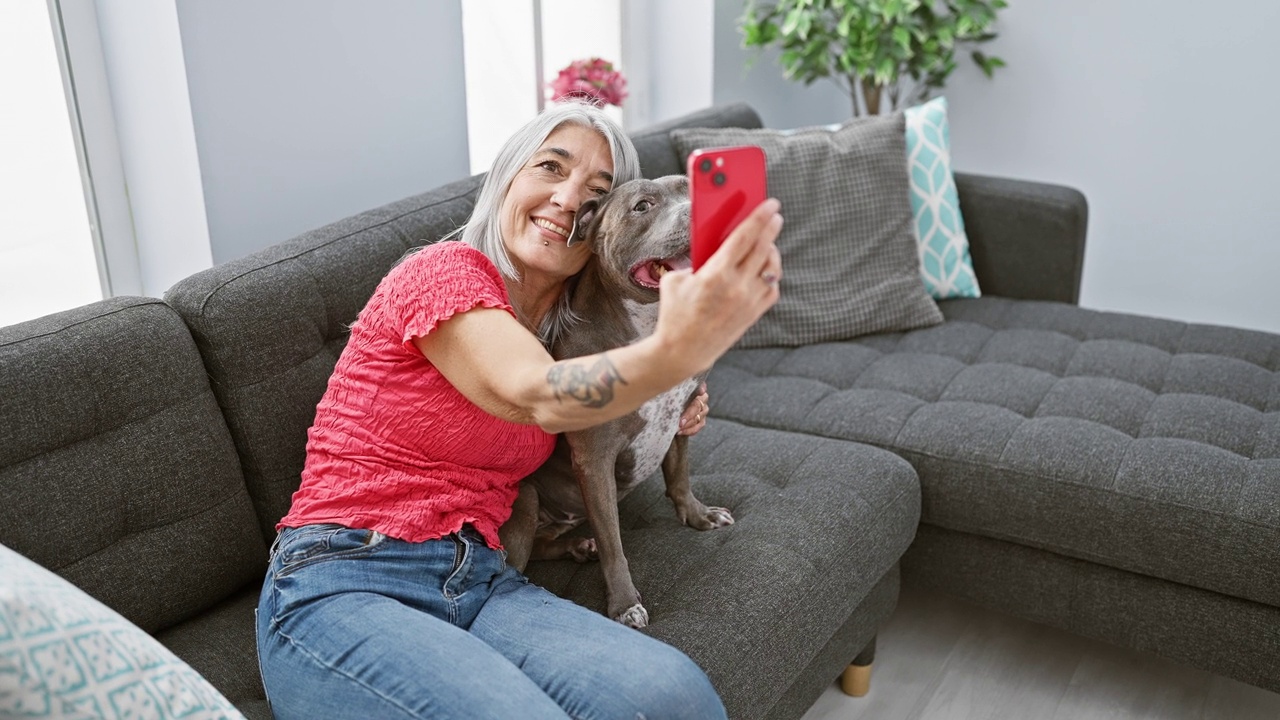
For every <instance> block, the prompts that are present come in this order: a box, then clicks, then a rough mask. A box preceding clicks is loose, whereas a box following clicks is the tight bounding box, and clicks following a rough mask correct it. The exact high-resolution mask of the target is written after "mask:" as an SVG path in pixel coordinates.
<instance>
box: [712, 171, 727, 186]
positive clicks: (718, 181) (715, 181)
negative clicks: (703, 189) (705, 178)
mask: <svg viewBox="0 0 1280 720" xmlns="http://www.w3.org/2000/svg"><path fill="white" fill-rule="evenodd" d="M724 180H725V178H724V173H722V172H718V173H716V174H715V175H712V176H711V184H712V185H723V184H724Z"/></svg>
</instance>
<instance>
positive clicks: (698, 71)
mask: <svg viewBox="0 0 1280 720" xmlns="http://www.w3.org/2000/svg"><path fill="white" fill-rule="evenodd" d="M622 13H623V18H624V22H623V23H622V33H623V35H622V52H623V65H624V70H627V71H628V74H627V82H628V88H629V89H630V91H631V97H629V98H628V99H627V102H626V104H625V105H624V106H623V109H624V111H625V113H626V117H627V127H628V128H631V129H640V128H643V127H646V126H648V125H652V124H654V123H659V122H662V121H663V120H669V119H671V118H674V117H678V116H680V115H683V114H685V113H690V112H693V111H695V110H701V109H702V108H705V107H707V106H709V105H711V104H712V102H713V98H712V90H713V87H714V78H713V72H712V70H713V68H714V67H715V62H714V48H715V43H714V42H713V38H714V37H715V3H714V2H713V0H623V3H622Z"/></svg>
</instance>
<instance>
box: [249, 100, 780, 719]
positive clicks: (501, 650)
mask: <svg viewBox="0 0 1280 720" xmlns="http://www.w3.org/2000/svg"><path fill="white" fill-rule="evenodd" d="M638 175H639V165H638V161H637V158H636V152H635V149H634V148H633V147H632V145H631V142H630V140H629V139H628V138H627V137H626V135H625V134H624V133H623V132H622V130H621V129H620V128H619V127H618V126H617V125H616V124H615V123H613V122H612V121H610V120H609V119H607V117H606V116H604V115H603V113H601V112H599V111H598V110H596V109H595V108H592V107H590V106H585V105H565V104H561V105H555V106H553V107H552V108H550V109H549V110H547V111H546V112H544V113H543V114H541V115H539V116H538V117H537V118H535V119H534V120H532V121H531V122H530V123H528V124H527V125H526V126H525V127H524V128H522V129H521V130H520V131H519V132H517V133H516V134H515V136H513V137H512V138H511V139H510V140H509V141H508V142H507V144H506V145H505V146H504V147H503V149H502V150H501V151H500V153H499V156H498V158H497V160H495V162H494V166H493V169H492V171H491V172H490V173H489V176H488V178H487V179H486V181H485V183H484V186H483V188H482V189H481V191H480V195H479V197H478V198H477V202H476V208H475V211H474V213H473V215H472V218H471V221H470V222H469V223H468V224H467V226H466V227H465V228H464V229H463V232H462V240H461V242H458V241H443V242H440V243H436V244H434V245H430V246H428V247H426V248H424V249H422V250H420V251H419V252H416V253H414V254H413V255H411V256H409V257H408V258H406V259H405V260H404V261H403V262H401V263H400V264H399V265H397V266H396V267H395V268H394V269H392V271H391V272H390V273H388V274H387V276H386V278H384V279H383V281H382V282H381V283H380V284H379V286H378V288H377V290H376V291H375V292H374V294H373V297H372V298H371V299H370V300H369V303H368V305H366V306H365V308H364V309H363V310H362V311H361V313H360V316H359V318H358V319H357V321H356V323H355V324H354V325H353V326H352V329H351V338H350V340H349V342H348V344H347V347H346V349H345V350H344V351H343V354H342V356H341V357H340V358H339V360H338V363H337V366H336V367H335V369H334V373H333V376H332V377H331V378H330V381H329V386H328V389H327V391H326V393H325V395H324V398H323V399H322V400H321V402H320V404H319V406H318V407H317V410H316V419H315V423H314V425H313V426H312V428H311V430H310V432H309V434H308V442H307V458H306V464H305V467H304V470H303V473H302V484H301V486H300V487H299V489H298V491H297V493H295V494H294V497H293V505H292V507H291V509H290V511H289V513H288V514H287V515H286V516H285V517H284V518H283V519H282V520H281V521H280V524H279V530H280V534H279V536H278V537H277V539H276V542H275V545H274V546H273V547H272V553H271V554H272V557H271V564H270V567H269V570H268V574H267V578H266V581H265V583H264V585H263V589H262V595H261V599H260V602H259V606H258V655H259V660H260V663H261V668H262V675H263V683H264V685H265V687H266V691H267V695H268V698H269V699H270V701H271V705H272V710H273V711H274V713H275V715H276V717H278V718H294V717H297V718H304V717H305V718H316V717H353V718H370V719H371V718H379V719H380V718H398V717H404V718H565V717H574V718H628V719H630V718H636V717H640V716H644V717H648V718H684V717H687V718H700V719H701V718H716V717H724V709H723V706H722V705H721V703H720V700H719V698H718V697H717V696H716V693H715V691H714V690H713V689H712V687H711V684H710V682H709V681H708V680H707V678H706V676H705V675H704V674H703V673H702V671H701V670H700V669H699V668H698V667H697V666H696V665H695V664H694V663H693V662H692V661H690V660H689V659H688V658H687V657H685V656H684V655H683V654H682V653H680V652H679V651H677V650H675V649H674V648H672V647H670V646H668V645H665V644H663V643H661V642H659V641H657V640H654V639H652V638H650V637H648V636H646V635H644V634H642V633H639V632H636V631H634V630H631V629H630V628H627V627H625V626H623V625H620V624H618V623H616V622H614V621H612V620H610V619H608V618H606V617H604V616H603V615H600V614H598V613H595V612H593V611H590V610H587V609H585V608H582V607H580V606H578V605H575V604H574V603H572V602H569V601H566V600H563V599H561V598H559V597H557V596H555V595H554V594H552V593H550V592H548V591H546V590H544V589H542V588H539V587H537V586H535V585H533V584H531V583H530V582H529V581H528V580H527V579H526V578H525V577H524V576H523V575H521V574H520V573H519V572H517V571H515V570H514V569H513V568H511V567H510V566H508V565H507V564H506V555H505V552H504V551H503V550H502V549H501V544H500V542H499V540H498V528H499V526H500V525H501V524H502V523H503V521H504V520H506V518H507V517H508V516H509V515H510V512H511V506H512V503H513V502H514V501H515V498H516V495H517V485H518V483H519V481H520V479H521V478H523V477H525V476H526V475H528V474H529V473H530V472H532V471H533V470H534V469H535V468H537V467H538V466H539V465H540V464H541V463H542V462H543V461H544V460H546V458H547V457H549V456H550V454H551V450H552V447H553V446H554V443H555V440H554V435H553V433H557V432H561V431H565V430H572V429H578V428H583V427H588V426H590V425H593V424H596V423H600V422H604V421H607V420H610V419H613V418H616V417H619V416H621V415H624V414H626V413H628V412H631V411H633V410H635V409H636V408H637V407H639V406H640V405H641V404H643V403H644V402H645V401H646V400H648V399H649V398H651V397H653V396H655V395H657V394H659V393H661V392H663V391H665V390H667V389H669V388H670V387H672V386H674V385H675V384H677V383H679V382H680V381H682V380H684V379H685V378H688V377H690V376H692V375H694V374H696V373H698V372H700V371H702V370H704V369H705V368H707V367H709V366H710V365H711V364H712V363H713V362H714V361H715V359H716V358H717V357H719V356H720V355H721V354H723V353H724V352H725V351H726V350H727V349H728V348H729V347H730V346H731V345H732V344H733V343H734V342H735V341H736V340H737V339H738V338H739V337H740V336H741V335H742V333H744V332H745V331H746V330H747V328H749V327H750V326H751V324H752V323H754V322H755V320H756V319H757V318H759V316H760V315H761V314H763V313H764V312H765V310H767V309H768V308H769V307H770V306H772V305H773V303H774V302H776V301H777V297H778V290H777V279H778V277H779V273H780V272H781V266H780V260H779V257H778V252H777V249H776V248H775V247H774V245H773V243H774V240H775V238H776V237H777V234H778V231H779V229H780V228H781V224H782V218H781V216H780V215H779V214H778V203H777V202H776V201H774V200H770V201H767V202H766V203H765V204H763V205H761V206H760V207H759V208H757V209H756V211H755V213H754V214H753V215H751V217H749V218H748V219H747V220H746V221H744V222H743V224H742V225H741V226H740V227H739V228H737V229H736V230H735V232H734V233H733V235H732V236H731V237H730V238H729V240H727V241H726V243H725V245H724V246H723V247H722V249H721V250H720V251H719V252H718V253H717V254H716V255H715V256H714V257H713V258H712V259H711V260H710V261H709V262H708V263H707V264H706V265H704V266H703V268H702V269H700V270H699V271H698V274H697V275H692V274H691V273H689V272H676V273H668V274H667V275H666V276H665V277H664V278H663V280H662V285H661V290H660V292H661V298H662V304H661V315H660V319H659V321H658V327H657V330H656V332H655V333H654V334H653V335H652V336H651V337H649V338H646V339H644V340H641V341H639V342H637V343H635V344H633V345H629V346H626V347H622V348H618V349H616V350H611V351H609V352H606V353H601V354H599V355H595V356H591V357H584V358H574V359H570V360H565V361H561V362H555V361H554V360H553V359H552V358H551V356H550V355H549V354H548V352H547V349H546V347H547V346H548V345H549V342H550V340H551V339H552V338H553V337H554V334H555V333H556V332H559V331H560V330H561V329H562V327H563V326H564V325H565V324H566V322H568V321H569V318H568V317H567V303H566V298H567V292H568V288H570V287H571V279H572V278H573V277H574V275H575V274H577V273H578V272H579V271H580V270H582V268H583V267H584V266H585V264H586V262H587V259H588V256H589V253H590V249H588V248H586V247H584V246H583V244H581V243H578V244H575V245H574V246H572V247H570V246H568V245H566V243H565V241H566V239H567V238H568V236H569V234H570V231H571V229H572V227H573V219H574V214H575V212H576V210H577V208H578V206H579V205H580V204H581V203H582V202H583V201H584V200H586V199H587V198H589V197H592V196H594V195H603V194H605V193H607V192H608V191H609V189H610V188H611V187H612V186H613V185H614V184H615V183H618V184H620V183H622V182H625V181H627V180H630V179H632V178H634V177H637V176H638ZM582 390H589V391H590V392H589V393H583V392H580V391H582ZM586 394H591V395H593V397H595V398H596V399H595V400H593V401H591V402H589V403H583V402H579V401H577V400H575V399H574V398H575V397H583V396H584V395H586ZM601 398H604V400H603V401H602V400H601ZM705 407H706V405H705V396H703V397H699V398H698V399H696V400H695V401H694V403H692V406H691V407H690V408H689V411H690V413H689V414H691V415H692V416H693V418H694V422H693V423H691V424H689V425H688V426H686V429H685V432H694V431H696V430H697V428H699V427H701V425H702V422H703V421H704V418H703V416H702V412H703V411H704V410H705Z"/></svg>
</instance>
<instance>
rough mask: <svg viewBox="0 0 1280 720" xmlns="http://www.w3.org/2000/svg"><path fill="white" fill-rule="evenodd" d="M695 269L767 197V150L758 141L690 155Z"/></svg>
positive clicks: (708, 149)
mask: <svg viewBox="0 0 1280 720" xmlns="http://www.w3.org/2000/svg"><path fill="white" fill-rule="evenodd" d="M687 172H688V173H689V197H690V201H691V203H692V208H691V210H692V212H691V215H692V221H691V227H690V235H691V241H690V243H691V245H692V250H691V252H690V255H691V257H692V260H693V269H694V270H697V269H698V268H700V267H702V265H703V263H705V262H706V261H707V260H708V259H709V258H710V257H711V255H712V254H713V253H715V251H716V250H717V249H719V247H720V245H721V243H723V242H724V240H725V238H727V237H728V236H729V232H730V231H732V230H733V229H734V228H735V227H737V226H738V223H740V222H742V220H743V219H744V218H746V217H747V215H750V214H751V211H752V210H755V209H756V207H757V206H759V205H760V203H762V202H764V201H765V198H766V197H767V192H768V182H767V178H766V176H765V157H764V150H762V149H760V148H758V147H756V146H754V145H739V146H735V147H720V148H704V149H700V150H694V151H693V153H692V154H690V155H689V160H688V167H687Z"/></svg>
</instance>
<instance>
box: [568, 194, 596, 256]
mask: <svg viewBox="0 0 1280 720" xmlns="http://www.w3.org/2000/svg"><path fill="white" fill-rule="evenodd" d="M601 200H602V199H601V198H598V197H594V198H590V199H587V200H583V201H582V204H581V205H579V206H578V212H576V213H574V214H573V232H571V233H569V239H568V240H566V241H565V243H564V244H565V245H567V246H569V247H573V246H574V244H576V243H579V242H581V241H583V240H586V239H587V235H588V232H589V229H590V227H591V222H592V221H593V220H595V219H596V215H598V214H599V213H600V202H601Z"/></svg>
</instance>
